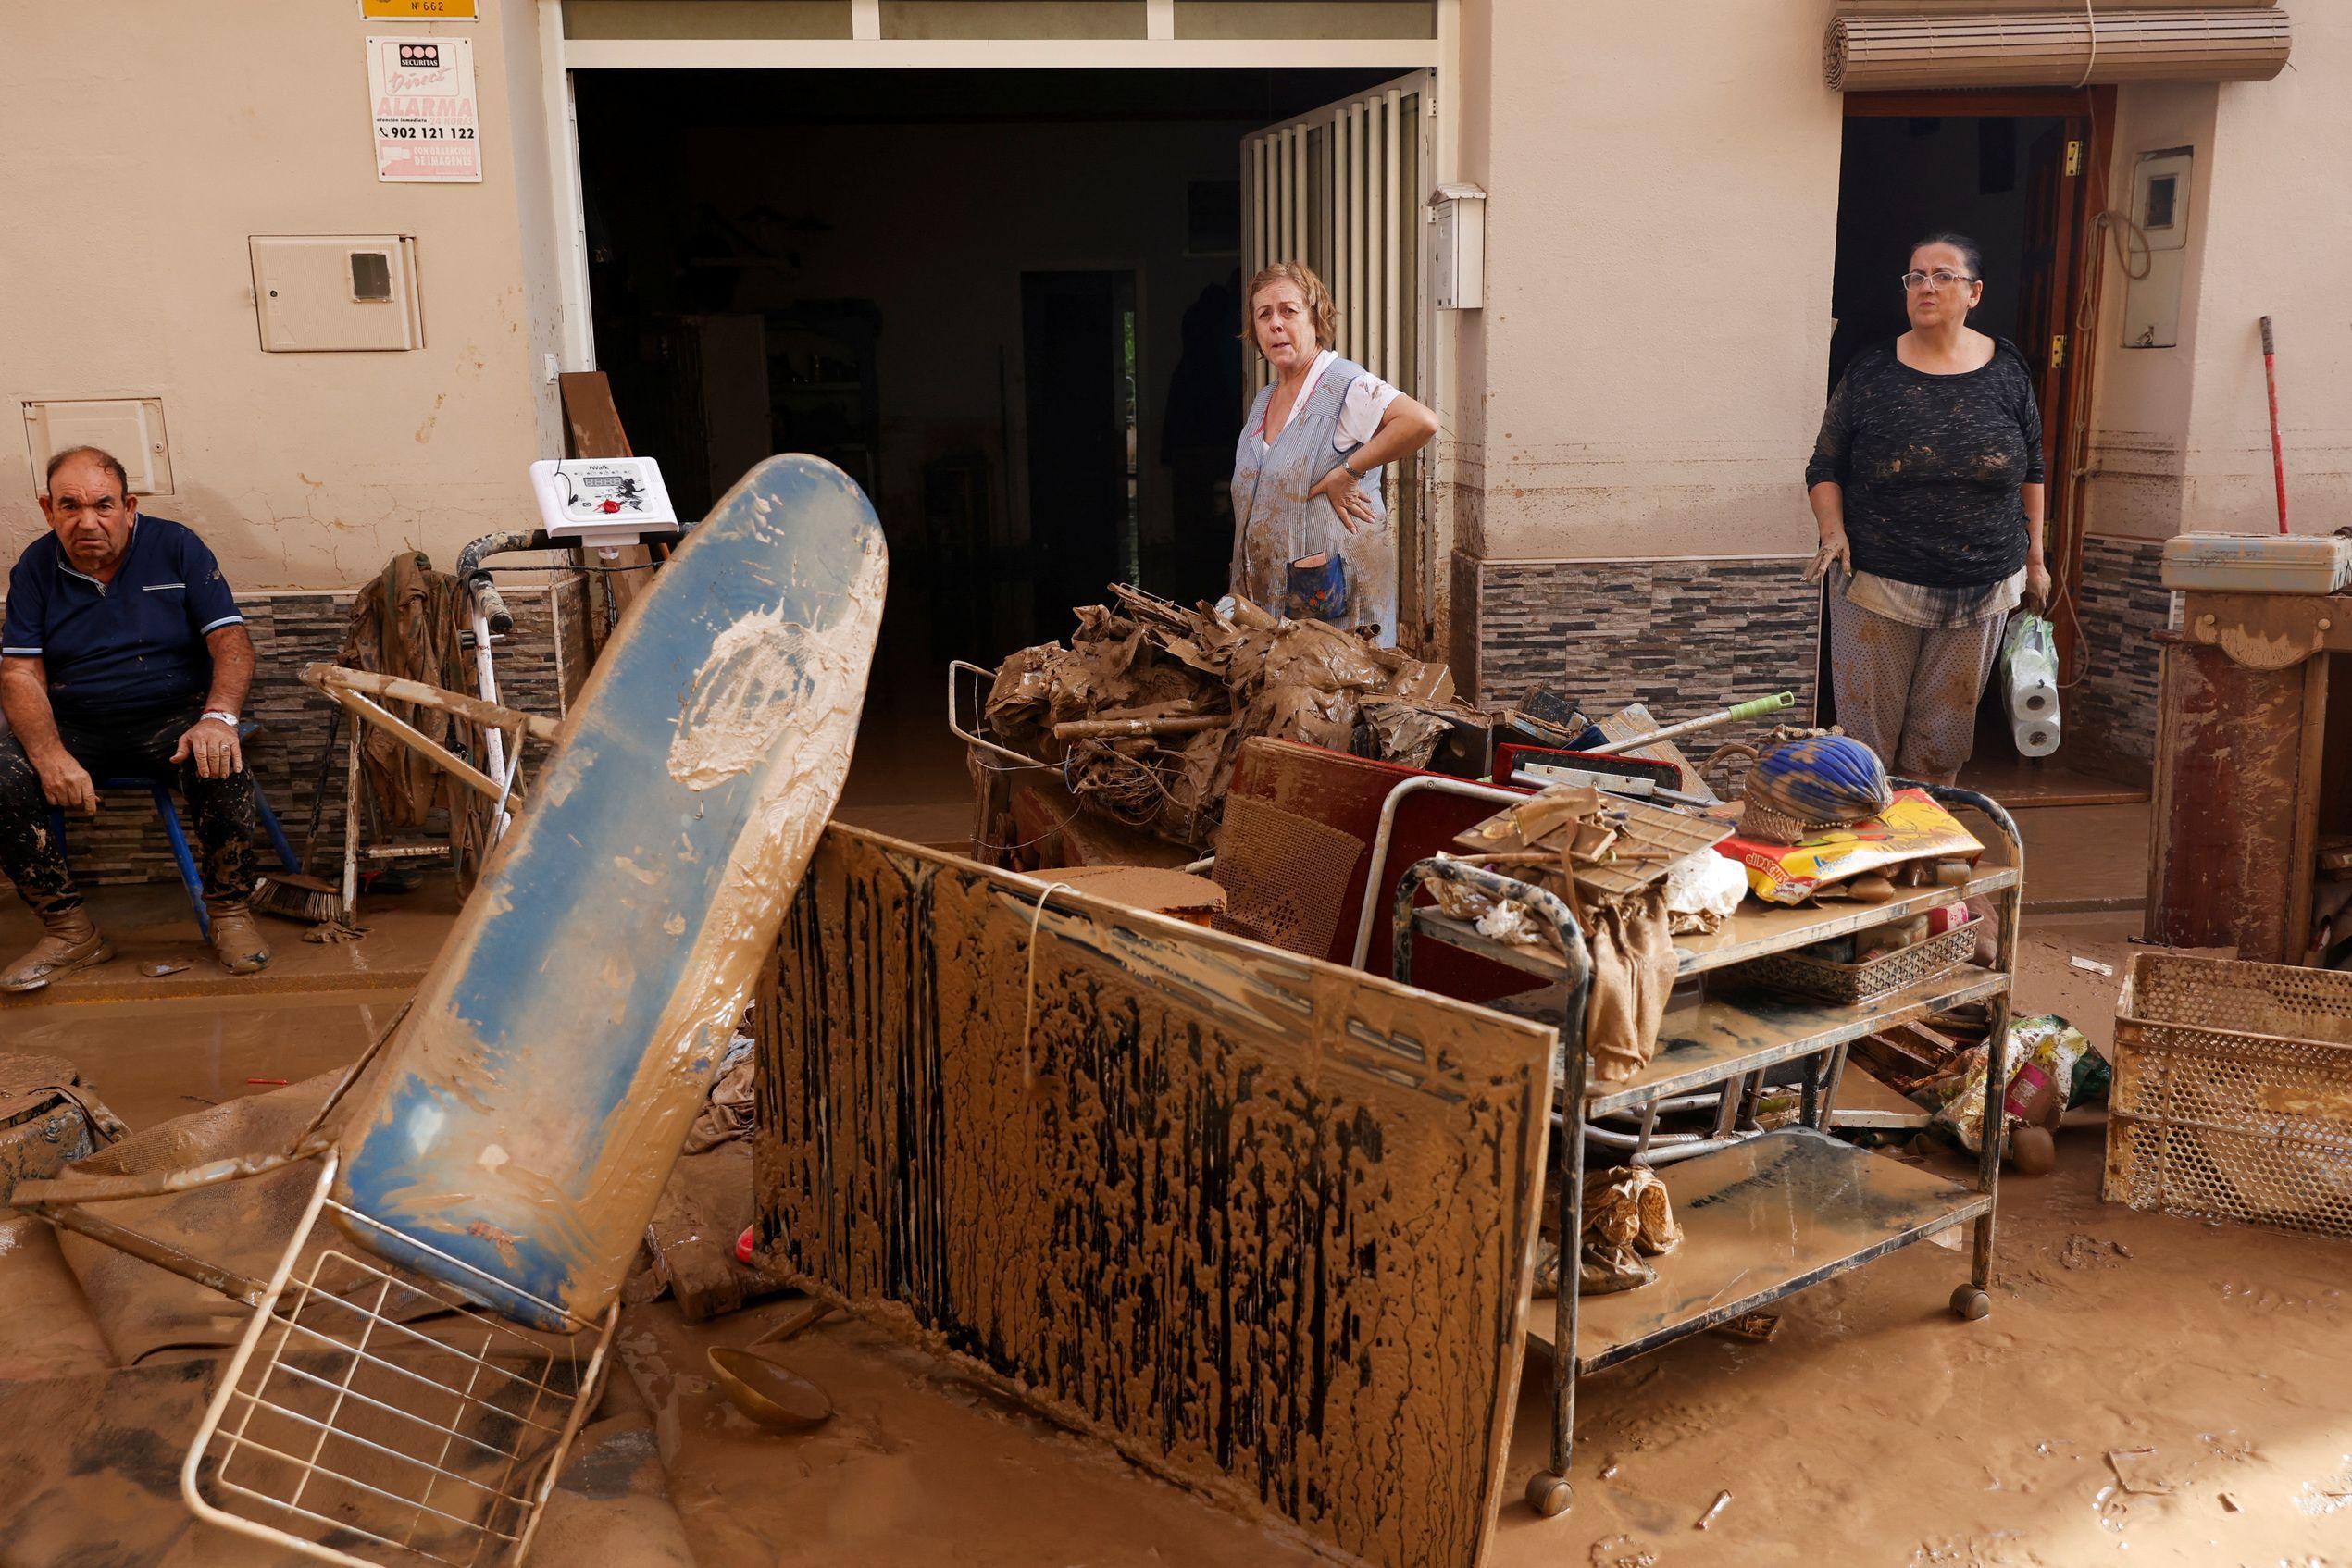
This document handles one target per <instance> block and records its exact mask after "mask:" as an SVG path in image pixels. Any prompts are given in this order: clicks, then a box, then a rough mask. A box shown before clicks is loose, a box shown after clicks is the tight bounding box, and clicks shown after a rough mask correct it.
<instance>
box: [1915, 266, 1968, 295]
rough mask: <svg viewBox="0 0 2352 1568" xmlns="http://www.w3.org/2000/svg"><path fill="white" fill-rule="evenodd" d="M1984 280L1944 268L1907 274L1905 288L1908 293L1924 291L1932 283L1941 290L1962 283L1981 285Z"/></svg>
mask: <svg viewBox="0 0 2352 1568" xmlns="http://www.w3.org/2000/svg"><path fill="white" fill-rule="evenodd" d="M1983 281H1984V280H1983V279H1981V278H1971V277H1970V276H1969V275H1968V274H1967V273H1965V272H1954V271H1951V270H1950V269H1949V268H1942V267H1939V268H1936V269H1935V271H1933V272H1906V273H1904V274H1903V287H1904V289H1905V290H1906V291H1909V290H1911V289H1923V288H1925V287H1927V285H1928V284H1930V283H1933V284H1935V286H1936V287H1937V288H1939V289H1948V288H1951V287H1953V286H1954V285H1956V284H1960V283H1981V282H1983Z"/></svg>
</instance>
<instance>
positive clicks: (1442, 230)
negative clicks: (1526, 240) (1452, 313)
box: [1429, 185, 1487, 310]
mask: <svg viewBox="0 0 2352 1568" xmlns="http://www.w3.org/2000/svg"><path fill="white" fill-rule="evenodd" d="M1429 241H1430V246H1431V251H1430V256H1429V283H1430V293H1431V296H1432V297H1433V298H1434V299H1435V300H1436V302H1437V308H1438V309H1439V310H1478V309H1482V308H1484V307H1485V305H1486V303H1487V193H1486V190H1485V188H1484V187H1482V186H1477V185H1440V186H1438V187H1437V189H1436V190H1435V191H1432V192H1431V193H1429Z"/></svg>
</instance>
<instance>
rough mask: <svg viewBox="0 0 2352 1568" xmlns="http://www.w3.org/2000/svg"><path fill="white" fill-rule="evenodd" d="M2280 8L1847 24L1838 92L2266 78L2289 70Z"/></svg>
mask: <svg viewBox="0 0 2352 1568" xmlns="http://www.w3.org/2000/svg"><path fill="white" fill-rule="evenodd" d="M2288 44H2289V37H2288V31H2287V19H2286V13H2285V12H2284V11H2283V10H2280V9H2279V8H2277V7H2276V6H2247V7H2221V6H2205V7H2199V8H2194V9H2186V10H2167V11H2158V10H2128V11H2126V10H2107V9H2104V8H2092V7H2085V6H2074V7H2072V9H2057V8H2053V9H2050V10H2047V11H2011V12H2006V13H2003V14H1999V15H1994V14H1991V13H1978V14H1976V15H1972V16H1959V15H1952V14H1936V15H1932V16H1931V15H1912V16H1862V17H1838V18H1836V19H1833V20H1832V21H1831V22H1830V24H1829V35H1828V37H1827V39H1826V40H1824V42H1823V65H1824V68H1826V70H1827V72H1828V76H1829V84H1830V86H1831V87H1833V88H1838V89H1842V90H1844V91H1847V92H1861V91H1875V90H1880V89H1886V88H1919V87H2074V86H2081V85H2085V84H2088V83H2092V82H2099V83H2106V82H2123V81H2269V80H2270V79H2271V77H2274V76H2276V75H2278V74H2279V72H2280V71H2281V70H2283V69H2284V68H2286V56H2287V48H2288Z"/></svg>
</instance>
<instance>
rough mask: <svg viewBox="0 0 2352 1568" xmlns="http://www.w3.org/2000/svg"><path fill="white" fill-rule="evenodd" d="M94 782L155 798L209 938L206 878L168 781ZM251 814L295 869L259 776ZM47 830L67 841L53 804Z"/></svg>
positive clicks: (283, 862) (283, 865)
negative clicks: (189, 842)
mask: <svg viewBox="0 0 2352 1568" xmlns="http://www.w3.org/2000/svg"><path fill="white" fill-rule="evenodd" d="M97 784H98V788H99V789H101V790H146V791H147V793H148V795H149V796H150V797H151V798H152V799H153V800H154V801H155V803H156V817H157V818H158V819H160V820H161V821H162V823H163V832H164V837H165V838H167V839H168V840H171V858H172V859H173V860H174V861H175V862H177V863H178V864H179V866H180V886H181V887H183V888H185V889H186V890H188V907H189V908H190V909H192V910H193V911H194V912H195V915H196V929H197V930H199V931H201V932H203V933H204V938H205V940H206V941H210V940H212V916H211V915H208V914H206V913H205V879H204V877H203V875H202V874H201V873H200V872H198V871H197V869H196V857H195V855H194V853H193V852H191V851H190V850H189V848H188V835H187V833H186V831H185V830H183V829H182V828H180V808H179V807H178V806H177V805H175V804H174V803H172V799H171V781H170V780H169V779H168V778H101V779H99V780H98V781H97ZM254 814H255V815H256V816H258V817H259V818H260V819H261V826H262V828H264V829H265V830H266V831H267V832H268V835H269V844H270V847H271V848H272V849H274V850H276V851H277V852H278V866H279V869H280V870H282V871H292V870H295V869H297V867H296V865H295V864H294V851H293V846H292V845H291V844H289V843H287V842H286V830H285V829H284V828H280V827H279V826H278V814H277V813H276V812H274V811H271V810H270V809H269V797H268V795H266V794H264V793H262V790H261V782H260V780H258V779H255V781H254ZM49 831H50V832H51V833H53V834H55V835H56V840H57V843H58V845H59V846H60V848H62V847H63V845H64V844H65V841H66V818H65V813H63V812H61V811H59V810H58V809H57V808H56V807H55V806H51V807H50V808H49Z"/></svg>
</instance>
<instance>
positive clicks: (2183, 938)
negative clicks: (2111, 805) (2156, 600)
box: [2148, 643, 2310, 964]
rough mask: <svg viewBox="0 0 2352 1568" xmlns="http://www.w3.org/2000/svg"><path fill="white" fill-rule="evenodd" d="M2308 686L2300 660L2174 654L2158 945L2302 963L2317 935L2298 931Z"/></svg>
mask: <svg viewBox="0 0 2352 1568" xmlns="http://www.w3.org/2000/svg"><path fill="white" fill-rule="evenodd" d="M2309 683H2310V682H2309V674H2308V670H2307V669H2306V667H2305V666H2302V665H2299V664H2298V665H2288V666H2285V667H2283V668H2278V669H2258V668H2254V667H2251V666H2246V665H2242V664H2239V663H2238V662H2237V661H2236V660H2234V659H2233V658H2231V657H2230V655H2229V654H2228V653H2224V652H2222V651H2221V649H2219V648H2208V647H2199V646H2196V645H2194V644H2190V643H2175V644H2174V645H2172V646H2171V647H2168V648H2166V649H2165V650H2164V662H2163V679H2162V684H2161V692H2160V696H2159V714H2158V744H2157V749H2156V807H2155V829H2156V853H2155V856H2154V858H2153V860H2152V862H2151V863H2150V865H2149V868H2148V881H2149V888H2148V936H2149V937H2150V938H2151V939H2152V940H2155V941H2158V942H2160V943H2162V944H2164V945H2165V946H2168V947H2234V948H2236V949H2237V952H2238V955H2239V956H2240V957H2241V958H2244V959H2246V960H2248V961H2250V962H2254V963H2259V964H2293V963H2296V962H2297V961H2298V960H2300V959H2301V958H2302V956H2303V948H2304V945H2305V943H2306V941H2307V940H2308V930H2302V929H2296V930H2292V931H2291V930H2290V926H2289V921H2290V906H2291V905H2293V903H2294V902H2296V890H2297V888H2298V886H2299V885H2300V884H2302V883H2304V882H2306V881H2307V880H2308V876H2309V871H2308V864H2309V863H2308V858H2307V859H2306V860H2305V861H2303V862H2302V863H2301V864H2299V865H2298V864H2297V862H2296V843H2297V840H2298V838H2300V837H2302V836H2303V835H2301V834H2300V833H2299V832H2298V827H2299V818H2300V817H2301V815H2302V812H2301V810H2300V807H2301V804H2302V799H2303V796H2304V793H2305V791H2304V761H2305V758H2304V733H2303V730H2304V718H2305V714H2306V712H2307V708H2306V702H2305V699H2306V692H2307V689H2308V686H2309ZM2307 841H2308V840H2307ZM2307 856H2308V851H2307ZM2305 907H2306V908H2307V909H2308V902H2307V904H2306V906H2305ZM2306 919H2307V922H2308V915H2307V917H2306Z"/></svg>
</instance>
